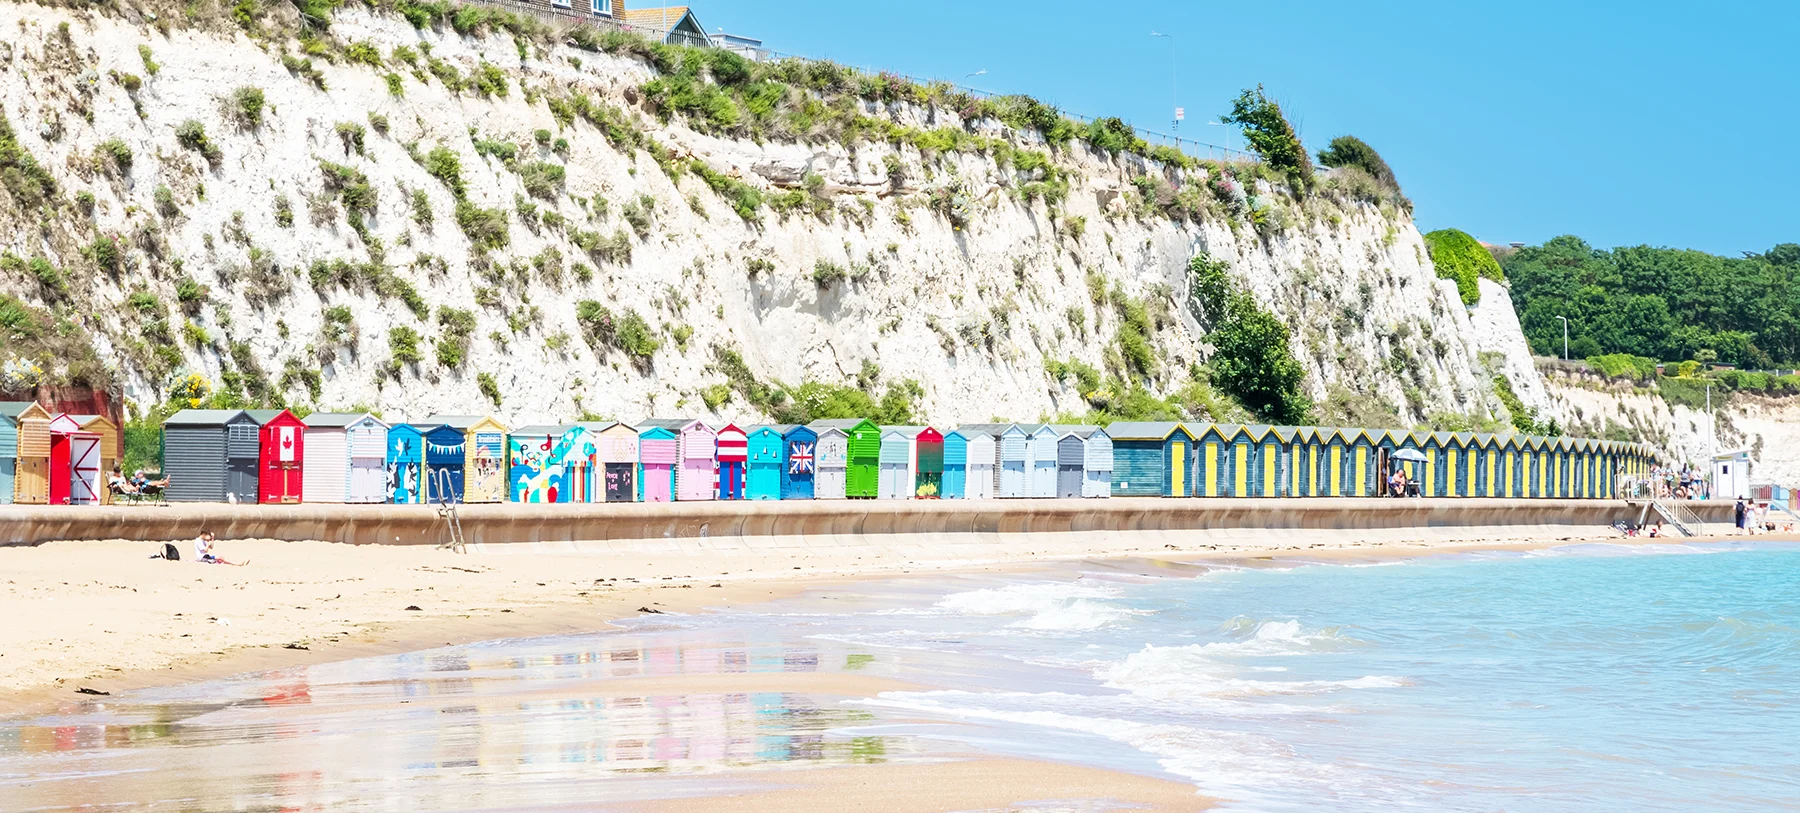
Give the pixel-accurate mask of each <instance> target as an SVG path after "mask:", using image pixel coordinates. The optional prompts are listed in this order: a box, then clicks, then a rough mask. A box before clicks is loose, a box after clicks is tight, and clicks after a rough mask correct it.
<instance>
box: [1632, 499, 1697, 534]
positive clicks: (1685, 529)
mask: <svg viewBox="0 0 1800 813" xmlns="http://www.w3.org/2000/svg"><path fill="white" fill-rule="evenodd" d="M1651 511H1655V512H1656V515H1657V516H1659V517H1662V520H1663V521H1664V522H1667V523H1668V524H1670V525H1673V526H1675V530H1677V531H1680V532H1681V535H1682V536H1704V535H1705V534H1706V523H1704V522H1701V521H1700V516H1699V515H1698V514H1695V513H1694V512H1693V510H1692V509H1689V508H1688V507H1687V506H1685V505H1682V504H1681V502H1680V501H1679V500H1663V499H1653V500H1650V501H1649V502H1647V503H1645V504H1644V510H1643V512H1642V513H1640V514H1639V515H1638V526H1639V527H1643V525H1644V521H1645V520H1647V519H1649V518H1650V512H1651Z"/></svg>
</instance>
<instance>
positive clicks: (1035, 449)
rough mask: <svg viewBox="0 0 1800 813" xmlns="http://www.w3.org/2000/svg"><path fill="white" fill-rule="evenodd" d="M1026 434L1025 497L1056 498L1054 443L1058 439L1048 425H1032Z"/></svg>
mask: <svg viewBox="0 0 1800 813" xmlns="http://www.w3.org/2000/svg"><path fill="white" fill-rule="evenodd" d="M1027 432H1028V434H1029V437H1030V446H1029V450H1028V451H1027V452H1026V455H1025V459H1026V475H1025V477H1026V480H1025V496H1027V497H1044V498H1047V497H1055V496H1056V441H1057V438H1058V437H1059V435H1058V433H1057V431H1056V430H1055V429H1052V428H1050V425H1049V424H1041V423H1040V424H1033V425H1031V426H1030V427H1029V428H1028V429H1027Z"/></svg>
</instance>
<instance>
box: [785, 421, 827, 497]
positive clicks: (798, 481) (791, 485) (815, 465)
mask: <svg viewBox="0 0 1800 813" xmlns="http://www.w3.org/2000/svg"><path fill="white" fill-rule="evenodd" d="M781 443H782V455H783V457H782V460H781V498H782V499H784V500H810V499H813V495H814V490H815V487H816V483H817V477H818V471H819V433H818V432H815V431H813V430H812V428H811V427H807V426H789V427H786V428H784V429H783V431H782V435H781Z"/></svg>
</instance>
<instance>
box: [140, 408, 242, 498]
mask: <svg viewBox="0 0 1800 813" xmlns="http://www.w3.org/2000/svg"><path fill="white" fill-rule="evenodd" d="M260 429H261V427H259V426H258V425H257V423H256V419H255V418H252V417H250V413H248V412H245V411H244V410H241V409H184V410H181V411H180V412H177V413H175V414H173V415H170V416H169V417H168V418H167V419H165V420H164V421H163V437H162V458H163V476H164V477H167V478H169V486H168V488H166V489H164V490H163V494H164V496H165V497H167V499H168V500H169V501H170V502H234V503H253V502H256V499H257V488H256V467H257V457H258V454H259V453H260V452H261V444H260V443H258V439H259V435H260Z"/></svg>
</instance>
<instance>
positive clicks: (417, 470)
mask: <svg viewBox="0 0 1800 813" xmlns="http://www.w3.org/2000/svg"><path fill="white" fill-rule="evenodd" d="M435 428H436V427H431V426H426V427H419V426H416V425H413V424H410V423H396V424H391V425H389V426H388V431H387V453H386V454H385V455H384V458H385V460H386V462H387V476H386V477H385V478H383V480H384V482H383V486H384V487H385V488H386V491H387V501H388V502H391V503H393V504H395V505H419V504H421V503H423V502H425V495H426V491H427V489H426V488H425V432H428V431H430V430H432V429H435Z"/></svg>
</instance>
